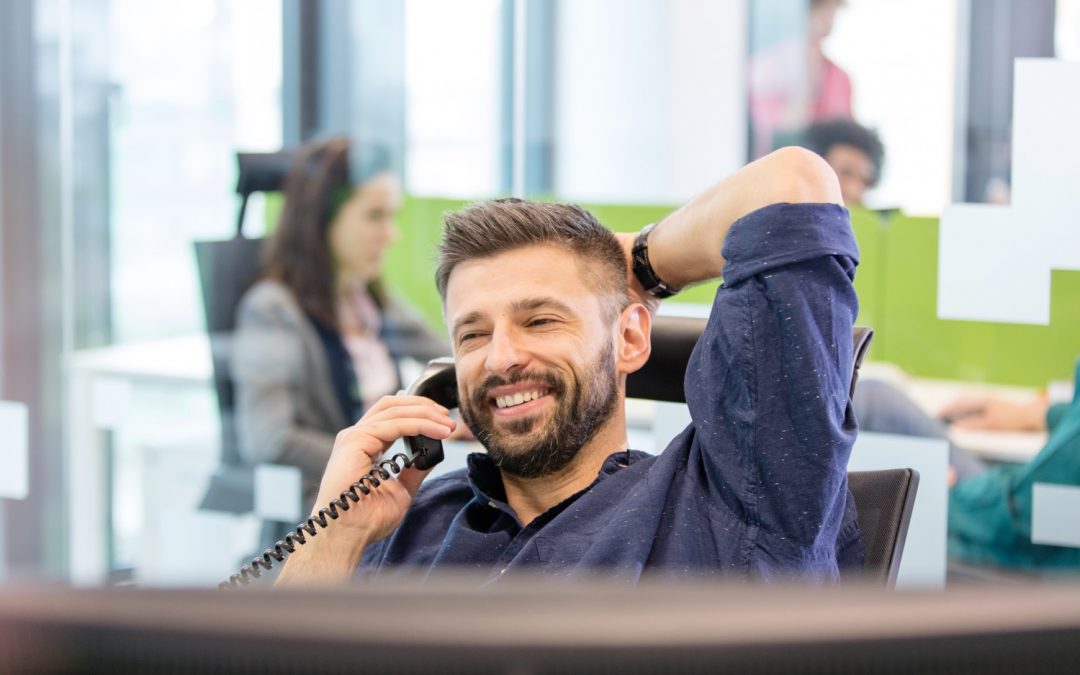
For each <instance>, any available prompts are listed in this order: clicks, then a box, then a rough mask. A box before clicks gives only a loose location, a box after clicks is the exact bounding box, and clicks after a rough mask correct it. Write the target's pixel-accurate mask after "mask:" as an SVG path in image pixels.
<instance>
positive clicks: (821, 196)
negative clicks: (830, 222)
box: [759, 146, 844, 205]
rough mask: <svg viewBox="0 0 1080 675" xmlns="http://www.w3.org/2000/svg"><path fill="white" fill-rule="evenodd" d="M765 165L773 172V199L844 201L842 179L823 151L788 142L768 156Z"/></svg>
mask: <svg viewBox="0 0 1080 675" xmlns="http://www.w3.org/2000/svg"><path fill="white" fill-rule="evenodd" d="M759 161H761V162H767V164H768V166H767V167H766V168H767V169H768V171H769V173H770V174H771V175H772V176H773V180H772V181H770V183H771V186H772V189H773V190H774V191H775V192H776V194H774V195H773V199H772V201H773V202H791V203H803V202H815V203H833V204H840V205H843V203H844V200H843V197H842V196H841V194H840V180H839V179H838V178H837V177H836V172H835V171H833V169H832V167H831V166H829V164H828V163H827V162H826V161H825V160H824V159H822V157H821V156H820V155H818V154H817V153H815V152H812V151H810V150H807V149H806V148H800V147H796V146H789V147H786V148H780V149H779V150H776V151H774V152H772V153H770V154H768V155H766V156H765V157H763V158H762V159H761V160H759Z"/></svg>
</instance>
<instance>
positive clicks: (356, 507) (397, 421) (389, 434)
mask: <svg viewBox="0 0 1080 675" xmlns="http://www.w3.org/2000/svg"><path fill="white" fill-rule="evenodd" d="M456 426H457V423H456V422H455V421H454V420H453V419H452V418H451V417H450V411H449V410H447V409H446V408H445V407H443V406H441V405H439V404H438V403H435V402H434V401H432V400H431V399H429V398H424V397H422V396H403V395H398V396H384V397H383V398H382V399H380V400H379V402H378V403H376V404H375V405H373V406H372V407H371V409H370V410H368V412H367V413H366V414H365V415H364V416H363V417H362V418H361V419H360V421H359V422H357V423H356V424H354V425H353V426H351V427H349V428H347V429H345V430H344V431H342V432H341V433H339V434H338V435H337V439H336V440H335V441H334V449H333V452H332V453H331V455H330V461H329V462H328V463H327V465H326V472H325V473H324V474H323V479H322V483H321V485H320V486H319V496H318V498H317V499H316V503H315V507H314V509H313V511H312V513H313V514H316V513H318V511H319V509H322V508H325V507H326V506H327V505H328V504H329V503H330V502H331V501H333V500H335V499H338V498H339V496H340V495H341V493H342V492H344V491H345V490H347V489H348V488H349V486H350V485H352V484H353V483H355V482H356V481H357V480H358V479H359V478H360V477H362V476H365V475H367V474H368V473H369V472H370V471H371V469H372V466H373V465H374V462H375V461H376V460H377V459H378V458H380V457H381V455H382V454H383V453H384V452H386V450H387V449H388V448H389V447H390V446H391V445H392V444H393V443H394V441H396V440H398V439H399V438H402V437H404V436H428V437H430V438H435V439H439V440H443V439H446V438H447V437H449V436H450V434H451V433H452V432H453V431H454V429H455V427H456ZM427 474H428V472H427V471H420V470H418V469H413V468H410V469H405V470H404V471H402V472H401V473H400V474H398V476H397V480H394V479H390V480H385V481H382V482H381V484H380V485H379V487H377V488H372V490H371V494H368V495H364V496H362V497H361V499H360V501H359V502H356V503H355V504H353V503H352V502H350V505H351V508H350V509H349V510H348V511H346V512H341V511H340V510H339V513H341V516H340V517H339V518H338V519H337V520H333V521H331V525H330V526H329V527H327V528H326V529H320V530H319V533H318V534H317V535H316V536H315V537H312V538H311V539H310V540H309V543H308V544H306V545H304V546H301V547H300V548H299V549H298V550H297V551H296V553H294V554H293V555H291V556H290V557H289V559H288V561H287V563H286V566H285V569H284V570H283V571H282V574H281V577H280V578H279V579H278V582H277V585H284V584H291V583H305V582H308V583H310V582H313V581H315V582H319V583H326V582H332V581H341V580H344V579H348V578H349V576H351V575H352V573H353V571H354V570H355V569H356V566H357V565H358V564H359V562H360V557H361V555H362V554H363V552H364V548H365V547H366V546H367V545H368V544H371V543H374V542H376V541H379V540H380V539H383V538H385V537H387V536H388V535H389V534H390V533H391V532H393V531H394V529H395V528H396V527H397V526H398V525H399V524H400V523H401V520H402V518H403V517H404V516H405V511H406V510H407V509H408V508H409V505H410V504H411V503H412V499H413V497H415V496H416V491H417V490H418V489H419V488H420V483H421V482H423V480H424V477H425V476H426V475H427Z"/></svg>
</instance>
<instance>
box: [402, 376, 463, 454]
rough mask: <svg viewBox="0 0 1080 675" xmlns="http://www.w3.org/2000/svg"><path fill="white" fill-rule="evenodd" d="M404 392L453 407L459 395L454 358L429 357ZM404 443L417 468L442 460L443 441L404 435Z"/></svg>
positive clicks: (455, 405)
mask: <svg viewBox="0 0 1080 675" xmlns="http://www.w3.org/2000/svg"><path fill="white" fill-rule="evenodd" d="M405 393H407V394H409V395H410V396H426V397H428V398H430V399H431V400H432V401H435V402H436V403H438V404H439V405H443V406H446V407H447V408H456V407H457V404H458V395H457V374H456V371H455V370H454V359H451V358H441V359H432V360H431V361H429V362H428V365H427V368H425V369H424V372H423V373H421V374H420V377H418V378H416V381H415V382H413V384H412V386H411V387H409V390H408V391H407V392H405ZM405 445H407V446H409V451H410V452H411V453H412V465H413V466H415V467H416V468H417V469H422V470H427V469H430V468H431V467H433V466H435V465H436V464H438V463H439V462H441V461H443V447H442V441H439V440H436V439H434V438H428V437H427V436H406V437H405Z"/></svg>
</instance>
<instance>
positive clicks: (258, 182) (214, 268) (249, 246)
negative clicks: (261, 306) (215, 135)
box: [194, 150, 295, 464]
mask: <svg viewBox="0 0 1080 675" xmlns="http://www.w3.org/2000/svg"><path fill="white" fill-rule="evenodd" d="M294 157H295V153H294V152H292V151H288V150H284V151H281V152H268V153H261V152H239V153H237V154H236V161H237V167H238V177H237V180H236V192H237V194H239V195H240V197H241V200H240V208H239V212H238V214H237V219H236V230H235V233H234V236H233V238H232V239H226V240H222V241H197V242H195V244H194V246H195V261H196V264H197V265H198V268H199V284H200V286H201V289H202V301H203V312H204V317H205V319H206V331H207V333H209V335H210V351H211V355H212V357H213V371H214V391H215V393H216V394H217V399H218V411H219V413H220V415H221V435H222V438H221V461H222V463H224V464H241V463H242V462H243V460H242V459H241V457H240V452H239V445H238V442H237V438H236V431H235V426H234V423H233V407H234V400H233V385H232V378H231V376H230V374H229V356H230V351H231V348H232V333H233V330H234V329H235V328H236V310H237V307H238V306H239V304H240V299H241V298H242V297H243V295H244V293H245V292H247V290H248V289H249V288H250V287H251V286H252V285H253V284H254V283H255V281H256V280H257V279H258V276H259V260H260V255H261V250H262V246H263V239H249V238H247V237H244V235H243V227H244V215H245V213H246V211H247V203H248V198H249V197H250V196H251V195H252V194H253V193H255V192H271V191H275V190H280V189H281V188H282V186H283V184H284V182H285V176H286V174H287V173H288V171H289V168H290V166H291V165H292V162H293V159H294Z"/></svg>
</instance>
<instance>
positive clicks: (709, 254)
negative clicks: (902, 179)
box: [623, 147, 843, 294]
mask: <svg viewBox="0 0 1080 675" xmlns="http://www.w3.org/2000/svg"><path fill="white" fill-rule="evenodd" d="M780 202H790V203H803V202H818V203H833V204H840V205H843V199H842V198H841V196H840V182H839V180H838V179H837V177H836V174H835V173H834V172H833V170H832V168H831V167H829V165H828V164H827V163H826V162H825V160H824V159H822V158H821V157H819V156H818V155H816V154H814V153H813V152H811V151H809V150H806V149H804V148H796V147H790V148H782V149H780V150H777V151H775V152H773V153H771V154H769V155H766V156H765V157H762V158H761V159H759V160H757V161H755V162H752V163H750V164H748V165H746V166H745V167H743V168H742V169H740V170H738V171H736V172H735V173H733V174H731V175H730V176H728V177H727V178H724V179H723V180H721V181H719V182H717V183H715V184H713V185H712V186H711V187H709V188H708V189H707V190H705V191H704V192H702V193H701V194H699V195H697V196H696V197H694V198H693V199H692V200H690V201H689V202H688V203H686V204H685V205H684V206H682V207H681V208H680V209H679V210H677V211H675V212H674V213H672V214H671V215H669V216H667V217H666V218H664V220H663V221H662V223H661V225H660V226H658V227H656V228H654V229H653V231H652V232H651V233H650V234H649V262H650V264H651V265H652V268H653V271H654V272H656V275H657V276H658V277H659V278H660V279H661V280H663V281H664V282H665V283H666V284H667V285H668V286H670V287H671V288H675V289H679V288H684V287H686V286H688V285H690V284H694V283H698V282H702V281H708V280H709V279H715V278H717V277H719V276H720V274H721V272H722V271H723V269H724V257H723V255H722V254H721V251H722V250H723V246H724V239H725V238H727V233H728V229H729V228H730V227H731V224H732V223H734V222H735V221H736V220H738V219H739V218H741V217H743V216H745V215H746V214H748V213H751V212H753V211H756V210H757V209H760V208H762V207H764V206H768V205H770V204H776V203H780ZM631 243H632V239H630V238H627V237H624V238H623V245H624V246H626V247H629V246H630V244H631ZM631 287H632V288H635V289H637V290H638V291H639V294H640V286H638V285H637V284H636V279H632V282H631Z"/></svg>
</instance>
